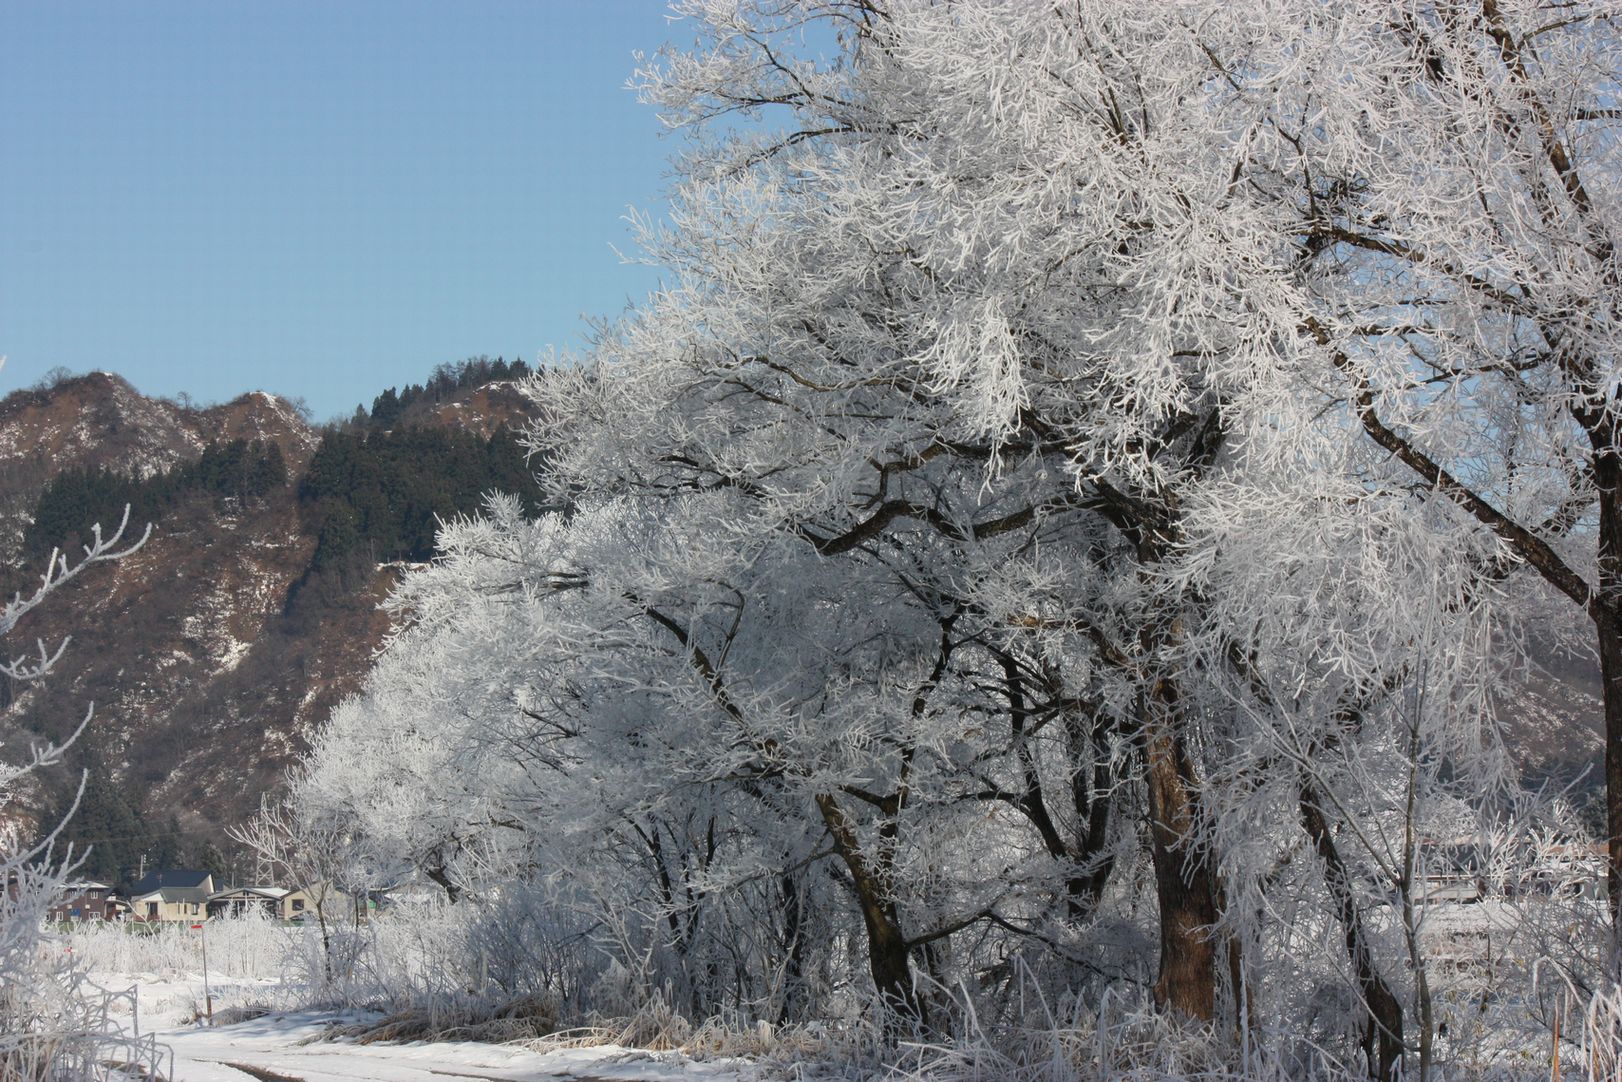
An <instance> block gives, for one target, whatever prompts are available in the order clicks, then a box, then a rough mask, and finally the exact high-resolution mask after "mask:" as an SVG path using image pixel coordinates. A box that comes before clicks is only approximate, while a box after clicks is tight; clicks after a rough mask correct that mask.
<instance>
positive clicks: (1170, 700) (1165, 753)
mask: <svg viewBox="0 0 1622 1082" xmlns="http://www.w3.org/2000/svg"><path fill="white" fill-rule="evenodd" d="M1143 706H1144V709H1143V710H1142V711H1141V713H1140V716H1141V717H1142V719H1143V722H1144V732H1143V737H1142V744H1141V747H1142V753H1143V767H1144V780H1145V782H1146V783H1147V786H1148V790H1149V823H1150V828H1151V834H1152V850H1153V857H1154V868H1155V893H1156V896H1157V897H1158V900H1159V902H1160V972H1159V975H1158V977H1157V978H1156V980H1155V1003H1156V1004H1157V1005H1158V1006H1160V1007H1161V1008H1162V1009H1165V1010H1170V1011H1174V1012H1176V1013H1178V1014H1182V1015H1186V1016H1188V1017H1189V1018H1195V1019H1199V1020H1200V1021H1206V1022H1208V1021H1211V1020H1213V1019H1214V1018H1215V1017H1216V1004H1217V972H1218V968H1217V967H1218V965H1219V962H1220V959H1219V958H1218V954H1219V951H1218V949H1217V939H1216V934H1215V932H1214V931H1213V929H1212V926H1213V925H1215V923H1216V921H1217V918H1218V916H1219V915H1220V913H1219V908H1218V905H1217V882H1216V875H1215V871H1214V869H1213V868H1212V867H1211V862H1210V858H1209V857H1208V856H1207V855H1206V854H1205V853H1204V852H1203V851H1202V850H1201V849H1199V848H1198V847H1197V846H1196V844H1195V841H1194V829H1195V825H1196V822H1197V816H1198V798H1197V796H1196V793H1195V788H1194V768H1193V763H1192V762H1191V761H1190V759H1189V757H1188V752H1187V749H1186V748H1185V747H1184V746H1183V743H1182V741H1181V740H1180V739H1178V737H1177V735H1176V734H1175V733H1174V732H1173V731H1172V728H1171V724H1170V719H1171V718H1173V717H1175V716H1176V710H1177V706H1178V703H1177V692H1176V689H1175V687H1174V686H1173V685H1172V683H1171V681H1170V680H1168V679H1166V678H1164V677H1162V678H1161V679H1158V680H1156V681H1155V683H1154V685H1153V687H1152V688H1150V689H1149V691H1148V692H1147V693H1146V694H1145V695H1144V697H1143Z"/></svg>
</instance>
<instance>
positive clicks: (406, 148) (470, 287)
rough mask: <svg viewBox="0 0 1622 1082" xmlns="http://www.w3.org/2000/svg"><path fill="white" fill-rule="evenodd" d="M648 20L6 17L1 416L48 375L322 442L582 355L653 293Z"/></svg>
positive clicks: (518, 14)
mask: <svg viewBox="0 0 1622 1082" xmlns="http://www.w3.org/2000/svg"><path fill="white" fill-rule="evenodd" d="M689 38H690V32H689V31H688V30H687V29H686V28H685V27H683V26H681V25H680V24H679V23H671V22H670V21H669V20H668V19H667V18H666V11H665V7H664V3H663V0H591V2H586V0H580V2H574V0H570V2H564V0H471V2H455V3H452V2H435V3H418V2H396V0H389V2H372V0H341V2H331V0H321V2H290V0H275V2H248V0H193V2H184V3H182V2H171V0H141V2H139V3H131V2H129V0H102V2H93V3H92V2H73V3H66V2H64V3H54V2H52V3H46V2H33V0H0V354H4V355H7V356H8V357H9V360H8V362H7V364H6V367H5V369H4V371H3V372H0V391H5V390H9V389H11V388H14V387H17V386H21V385H25V384H28V383H31V382H33V381H34V380H36V379H38V378H39V377H40V376H41V375H43V374H44V373H45V372H46V371H47V370H49V369H50V368H52V367H54V366H57V365H62V366H66V367H67V368H69V369H72V370H74V371H88V370H91V369H98V368H103V369H108V370H111V371H115V372H119V373H121V374H123V375H125V376H126V377H127V378H129V379H130V380H131V382H133V383H134V384H135V385H136V386H137V387H139V388H140V389H141V390H143V391H146V392H148V393H153V394H166V395H173V394H177V393H179V392H182V391H185V392H188V393H190V394H191V395H193V396H195V397H196V398H197V399H199V400H201V401H220V400H225V399H228V398H231V397H234V396H235V395H237V394H239V393H241V392H243V391H246V390H250V389H261V388H262V389H264V390H268V391H272V392H275V393H278V394H283V395H289V396H292V395H300V396H303V397H305V398H306V399H307V400H308V402H309V404H310V406H311V407H312V409H313V410H314V411H315V413H316V416H317V417H319V418H325V417H329V416H332V415H334V414H339V413H347V412H349V411H350V410H353V409H354V406H355V404H356V403H357V402H361V401H364V402H366V403H368V404H369V403H370V402H371V399H372V397H373V396H374V395H375V394H376V393H377V392H378V391H380V390H382V389H383V388H384V387H387V386H390V385H396V384H404V383H408V382H417V381H420V380H421V379H422V378H423V377H424V376H426V375H427V374H428V372H429V370H431V369H432V368H433V366H434V365H436V364H439V363H441V362H445V361H455V360H459V359H461V358H463V357H466V356H471V355H476V354H480V353H488V354H490V355H491V356H495V355H497V354H501V355H505V356H506V357H508V358H511V357H513V356H515V355H519V356H522V357H524V358H525V359H527V360H531V361H533V360H534V359H535V357H536V355H537V353H539V352H540V351H541V350H543V349H545V348H546V347H547V346H548V345H549V344H556V345H558V346H563V347H568V346H575V345H578V344H580V342H581V341H582V339H583V336H584V333H585V328H584V325H583V323H582V320H581V316H582V315H583V314H586V315H611V314H615V313H617V312H619V311H620V310H621V309H623V307H624V305H625V303H626V302H627V301H628V300H636V299H640V298H641V297H642V296H644V295H645V294H646V293H647V292H648V291H649V290H650V289H651V288H653V287H654V286H655V285H656V284H657V277H656V275H655V274H654V273H653V272H651V271H649V270H647V269H646V268H642V267H638V266H629V265H625V264H622V263H621V261H620V258H619V257H618V256H617V255H616V254H615V253H614V251H613V247H612V246H618V247H621V248H624V247H625V246H626V245H627V243H628V232H627V228H626V225H625V222H624V221H623V217H624V215H625V213H626V210H627V207H628V206H632V205H634V206H636V207H639V208H644V209H651V210H653V211H654V212H655V213H657V212H659V211H660V210H661V209H662V206H663V204H662V202H661V199H660V196H661V192H662V189H663V187H664V184H665V158H666V157H667V155H668V154H669V153H670V152H671V150H673V149H674V145H673V143H672V140H671V139H670V138H660V135H659V132H660V126H659V124H658V121H657V119H656V117H655V116H654V112H653V110H652V109H651V108H649V107H646V106H641V105H638V104H637V103H636V101H635V97H634V95H633V94H632V92H630V91H628V90H626V89H624V84H625V81H626V79H627V78H628V77H629V76H630V73H631V70H632V68H633V66H634V60H633V57H632V53H633V51H634V50H636V49H643V50H645V51H647V52H650V53H651V52H652V51H653V50H654V49H656V48H657V47H658V46H659V45H661V44H663V43H664V42H666V41H667V40H676V41H680V42H685V41H686V40H688V39H689Z"/></svg>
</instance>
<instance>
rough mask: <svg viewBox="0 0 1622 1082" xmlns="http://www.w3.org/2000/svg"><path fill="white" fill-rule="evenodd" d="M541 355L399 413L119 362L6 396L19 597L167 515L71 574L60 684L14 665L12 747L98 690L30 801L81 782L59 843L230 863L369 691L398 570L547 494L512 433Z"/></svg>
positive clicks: (107, 865)
mask: <svg viewBox="0 0 1622 1082" xmlns="http://www.w3.org/2000/svg"><path fill="white" fill-rule="evenodd" d="M526 371H527V369H525V367H524V366H522V365H516V366H514V365H508V364H506V363H504V362H490V361H488V360H484V359H476V360H474V361H470V362H466V363H464V364H461V365H447V366H442V367H441V368H440V369H439V370H437V371H436V373H435V374H434V376H433V377H431V378H430V379H429V380H428V381H427V383H426V384H425V385H420V386H418V385H412V386H408V387H407V388H406V389H405V391H404V392H400V391H396V390H393V389H391V390H389V391H386V392H384V394H383V395H381V396H379V401H382V402H387V403H393V404H395V405H394V408H393V409H392V412H391V409H390V407H388V406H385V410H384V416H382V417H379V416H377V415H375V414H372V413H368V412H367V411H365V410H361V411H358V412H357V415H356V416H355V417H354V418H351V419H348V420H346V421H344V422H343V423H341V424H332V425H328V426H325V427H322V428H317V427H314V426H312V425H310V424H309V423H308V422H307V421H306V420H305V419H303V418H302V417H301V416H299V414H298V411H297V410H296V409H294V408H292V407H290V406H288V405H287V404H286V403H283V402H281V401H279V400H276V399H273V398H271V397H270V396H268V395H248V396H244V397H243V398H242V399H240V400H238V401H237V402H235V403H233V404H231V405H230V406H226V407H209V408H202V409H200V408H197V407H193V406H189V405H183V404H178V403H171V402H165V401H162V400H156V399H151V398H147V397H145V396H142V395H140V394H138V393H137V392H135V391H134V390H133V389H132V388H130V387H129V386H128V384H126V383H124V382H123V381H122V380H120V379H118V378H117V377H115V376H108V375H105V374H96V375H92V376H85V377H71V378H66V379H62V380H59V381H57V382H56V383H55V384H54V385H52V386H47V387H41V388H35V389H29V390H25V391H20V392H15V393H14V394H13V395H12V396H11V397H9V398H8V399H6V400H5V401H3V402H0V469H8V468H9V469H8V472H7V474H6V477H7V478H8V479H9V480H10V482H11V483H10V484H9V485H8V486H6V489H5V496H6V497H7V499H6V506H7V508H8V509H9V510H8V512H7V513H6V514H5V515H4V516H3V518H0V531H3V532H8V533H9V536H12V537H13V538H15V541H14V552H15V558H14V560H12V561H8V564H9V571H8V578H7V587H8V589H9V590H11V591H15V590H18V589H26V588H27V587H28V583H29V582H30V581H31V579H32V578H33V577H34V576H37V575H38V573H39V571H40V569H41V568H43V566H44V565H45V562H46V561H47V560H48V559H49V557H50V554H51V552H52V550H53V549H56V548H60V549H62V550H63V551H65V552H68V553H73V552H76V551H78V548H79V546H81V545H82V544H84V543H86V542H88V541H89V540H90V538H91V527H92V526H93V525H94V524H96V523H101V524H103V525H104V526H106V527H108V528H110V527H111V525H115V524H116V523H117V522H118V521H119V519H120V518H121V516H122V515H123V513H124V508H125V507H126V506H127V507H128V508H129V509H130V520H131V522H132V524H133V525H132V529H136V530H139V529H140V528H141V527H143V526H144V525H145V524H146V523H151V524H152V526H153V536H152V538H151V540H150V541H149V542H148V544H147V545H146V547H145V548H143V549H142V550H141V551H140V552H138V553H136V554H135V555H134V556H132V557H130V558H129V559H127V560H125V561H123V562H121V563H119V564H116V565H111V566H106V567H97V568H92V569H91V570H90V571H88V572H87V573H86V575H85V576H84V577H83V578H82V579H80V580H79V581H76V582H74V583H72V584H70V585H69V586H67V587H65V588H64V591H63V594H64V598H65V601H66V602H67V604H65V605H64V606H62V611H63V612H69V611H73V610H76V612H74V618H73V619H72V620H71V621H69V620H66V619H62V620H60V622H58V617H57V616H56V614H55V612H54V611H47V612H43V613H40V614H36V615H35V616H31V617H30V618H29V621H28V623H25V625H23V627H22V628H21V629H20V632H19V634H25V635H34V636H36V637H41V638H43V639H45V640H47V641H54V640H55V639H56V638H57V637H58V636H62V635H68V634H71V635H72V636H73V637H74V640H75V643H76V646H77V648H76V649H75V651H74V654H75V664H74V665H73V666H67V667H64V668H63V669H62V670H60V671H59V673H57V674H56V675H54V676H53V677H52V679H51V680H49V681H46V682H44V683H42V684H38V685H34V686H30V687H27V688H24V687H21V686H19V685H15V684H14V682H13V681H10V680H0V684H3V688H0V690H3V695H4V698H3V702H4V703H5V713H4V716H3V719H0V724H3V732H4V733H6V734H8V742H9V744H10V745H12V746H21V745H23V744H26V742H27V741H28V740H30V739H36V738H39V737H47V738H59V737H60V736H62V735H63V734H65V733H66V732H68V731H70V730H71V729H72V727H73V726H74V725H76V724H77V722H78V721H79V719H80V718H81V717H82V716H83V713H84V711H85V709H86V707H87V705H88V704H90V703H92V702H93V703H94V704H95V717H94V719H93V720H92V722H91V725H90V727H89V729H88V730H87V732H86V734H85V736H84V737H83V738H81V740H80V741H79V742H78V743H77V744H76V745H75V747H74V749H73V751H72V753H71V756H70V758H69V760H68V762H67V763H66V764H64V767H63V768H61V769H58V770H56V771H54V772H48V773H46V774H44V775H42V776H41V779H40V781H39V784H41V785H42V786H43V788H42V789H41V791H40V792H38V793H36V794H35V799H33V800H31V801H30V802H28V805H27V806H26V807H24V808H23V809H21V810H23V811H25V812H31V813H32V815H33V816H39V817H41V818H42V820H43V821H47V822H49V821H53V820H54V818H55V817H57V816H59V815H60V814H61V813H63V812H65V811H66V810H67V809H68V808H69V807H70V806H71V805H72V802H73V799H74V795H75V792H76V788H77V785H76V783H77V780H78V778H79V777H80V776H81V774H82V775H83V777H84V779H85V788H84V792H83V794H82V796H80V797H79V808H78V811H77V812H76V814H75V815H74V816H73V817H72V819H71V821H70V822H69V825H68V828H67V831H66V833H65V834H64V840H66V841H69V842H72V843H73V844H74V845H75V846H76V847H89V848H90V853H89V856H88V859H87V862H86V865H85V870H86V872H87V873H89V874H92V875H95V876H98V877H100V878H104V879H108V880H112V881H119V880H121V879H123V878H126V877H127V876H128V873H129V872H130V871H131V870H132V869H136V868H138V867H139V866H140V865H141V863H142V862H143V861H144V862H145V863H146V864H147V865H148V866H153V865H162V864H174V863H188V862H189V863H204V864H209V865H211V866H214V867H215V868H216V870H218V871H220V872H225V871H227V870H228V864H229V861H230V860H231V859H232V858H231V856H230V853H229V851H230V848H231V847H230V845H229V844H228V843H227V842H226V839H225V836H224V830H225V828H227V827H229V826H230V825H232V824H235V823H237V822H240V821H241V820H242V819H244V818H245V817H246V816H247V815H249V814H250V813H251V812H253V811H254V810H255V809H256V808H257V807H258V805H259V801H260V798H261V796H264V795H269V794H274V793H275V792H276V791H277V790H278V787H279V784H280V776H281V771H282V770H283V769H284V768H285V766H286V765H287V764H289V763H290V762H291V761H292V759H293V757H294V756H295V755H296V754H297V753H298V751H299V750H300V749H301V748H302V747H304V741H305V738H306V736H307V734H308V733H309V732H310V730H311V728H312V727H313V726H314V725H315V724H316V723H317V722H319V721H320V720H321V719H322V718H323V717H324V715H325V713H326V712H327V711H328V710H330V709H331V708H332V706H333V705H335V704H336V702H337V701H339V700H340V699H341V698H342V697H343V696H344V695H346V694H348V693H349V692H350V691H351V690H353V689H354V688H355V687H356V686H358V682H359V679H360V677H361V675H362V674H363V673H364V671H365V670H366V668H367V667H368V666H369V664H370V661H371V657H372V653H373V651H374V650H375V649H376V647H377V645H378V644H379V643H380V642H381V640H382V636H383V634H384V633H385V631H386V630H387V626H388V619H387V617H386V616H385V615H384V614H383V613H381V612H380V611H378V608H377V606H378V603H379V602H380V601H381V600H382V599H383V597H384V596H385V595H386V593H387V591H388V590H389V589H390V588H391V586H392V584H393V582H394V581H395V578H396V576H397V575H398V573H399V569H400V567H401V566H403V565H404V564H407V563H412V562H420V561H424V560H428V559H430V558H432V556H433V555H434V553H435V549H434V535H435V530H436V528H437V524H438V523H439V522H440V521H442V520H447V519H449V518H452V517H454V516H457V515H465V514H469V513H471V512H473V511H476V510H477V509H478V508H479V507H480V506H481V504H482V501H483V499H484V497H485V495H486V494H488V493H490V492H493V491H502V492H509V493H513V494H515V495H517V496H519V497H520V498H522V499H524V500H525V501H526V502H527V504H528V505H529V506H531V507H535V506H538V504H537V500H538V498H539V493H538V490H537V489H536V487H535V484H534V481H533V479H532V477H531V475H530V473H529V471H528V470H527V469H526V466H525V452H524V450H523V448H521V447H520V446H519V445H518V443H517V440H516V438H515V435H514V433H513V431H512V425H513V424H514V422H515V421H517V420H519V419H520V418H521V417H522V415H523V411H524V409H525V408H526V406H525V399H524V398H523V395H522V394H521V393H520V392H519V391H518V390H517V389H516V387H515V385H514V384H513V383H512V377H513V376H515V375H517V376H522V375H523V374H524V373H525V372H526ZM159 437H161V438H159ZM30 448H37V449H38V450H37V451H35V452H34V453H32V454H30V453H29V449H30ZM6 451H10V457H9V458H7V457H6V455H5V453H4V452H6ZM30 625H32V626H30ZM15 813H16V809H14V810H13V814H15Z"/></svg>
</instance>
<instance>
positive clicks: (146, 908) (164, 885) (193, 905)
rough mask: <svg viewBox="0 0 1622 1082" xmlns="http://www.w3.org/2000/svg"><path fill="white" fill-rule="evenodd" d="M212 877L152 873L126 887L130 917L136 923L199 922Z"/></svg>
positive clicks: (173, 871) (183, 871)
mask: <svg viewBox="0 0 1622 1082" xmlns="http://www.w3.org/2000/svg"><path fill="white" fill-rule="evenodd" d="M213 893H214V877H213V876H212V875H211V874H209V873H208V872H200V871H191V870H188V869H184V868H170V869H166V870H164V871H161V872H153V873H152V874H151V875H149V876H146V877H144V878H142V879H141V880H139V881H138V882H137V883H136V884H135V885H134V886H132V887H130V895H129V898H130V910H131V916H133V917H134V919H136V920H139V921H179V920H202V919H203V918H204V917H205V916H207V915H208V909H207V906H208V896H209V895H210V894H213Z"/></svg>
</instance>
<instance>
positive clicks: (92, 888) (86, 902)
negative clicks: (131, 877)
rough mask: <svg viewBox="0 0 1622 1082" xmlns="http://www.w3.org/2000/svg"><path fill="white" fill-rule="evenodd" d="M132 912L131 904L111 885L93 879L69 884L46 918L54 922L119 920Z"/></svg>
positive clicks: (64, 887) (65, 886) (64, 886)
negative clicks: (130, 910)
mask: <svg viewBox="0 0 1622 1082" xmlns="http://www.w3.org/2000/svg"><path fill="white" fill-rule="evenodd" d="M128 911H129V905H128V904H127V903H126V902H125V901H124V900H123V899H122V898H120V897H118V895H117V894H116V893H115V892H114V891H113V888H112V886H111V885H110V884H107V883H97V882H95V881H93V880H81V881H79V882H76V883H66V884H64V885H63V888H62V896H61V898H60V899H58V900H57V901H56V902H54V903H53V904H52V905H51V907H50V909H49V910H48V911H47V913H46V919H48V920H51V921H55V922H58V923H60V922H64V921H78V920H117V919H118V918H120V917H121V916H123V915H124V914H125V913H126V912H128Z"/></svg>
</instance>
